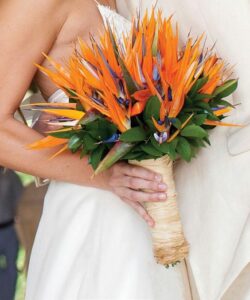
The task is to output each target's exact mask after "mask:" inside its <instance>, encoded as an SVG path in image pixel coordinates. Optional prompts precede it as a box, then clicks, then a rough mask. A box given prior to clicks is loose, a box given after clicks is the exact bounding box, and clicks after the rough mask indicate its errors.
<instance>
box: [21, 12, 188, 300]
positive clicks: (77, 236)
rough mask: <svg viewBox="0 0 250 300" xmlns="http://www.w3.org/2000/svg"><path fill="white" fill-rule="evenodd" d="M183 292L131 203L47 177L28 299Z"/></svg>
mask: <svg viewBox="0 0 250 300" xmlns="http://www.w3.org/2000/svg"><path fill="white" fill-rule="evenodd" d="M99 9H100V12H101V14H102V16H103V17H104V20H106V18H108V19H109V21H110V22H111V23H113V26H115V28H116V29H117V32H122V31H123V30H127V29H129V26H130V23H129V22H128V21H127V20H126V19H124V18H123V17H122V16H120V15H119V14H117V13H115V12H113V11H111V10H110V9H108V8H106V7H103V6H99ZM58 95H59V93H56V94H55V97H57V101H60V99H59V98H60V97H58ZM52 98H53V97H52ZM62 98H63V99H64V100H63V101H65V96H64V95H63V94H62ZM50 101H53V99H51V98H50ZM185 293H186V292H185V287H184V283H183V280H182V266H181V265H177V266H176V267H175V268H172V267H171V268H169V269H167V268H165V267H164V266H162V265H160V264H157V263H156V261H155V259H154V255H153V251H152V237H151V233H150V228H149V226H148V225H147V223H146V222H145V221H144V220H143V219H142V218H141V217H140V216H139V215H138V214H137V212H135V211H134V210H133V208H131V207H130V206H129V205H127V204H126V203H125V202H123V201H122V200H121V199H120V198H119V197H118V196H116V195H115V194H113V193H111V192H108V191H105V190H101V189H97V188H90V187H84V186H79V185H74V184H69V183H66V182H58V181H51V183H50V185H49V188H48V191H47V194H46V197H45V201H44V208H43V213H42V217H41V220H40V223H39V227H38V231H37V234H36V238H35V242H34V245H33V249H32V253H31V260H30V264H29V270H28V279H27V289H26V298H25V299H26V300H88V299H92V300H104V299H106V300H112V299H113V300H121V299H124V300H139V299H140V300H146V299H148V300H186V299H188V298H187V296H186V294H185Z"/></svg>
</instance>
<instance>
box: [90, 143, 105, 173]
mask: <svg viewBox="0 0 250 300" xmlns="http://www.w3.org/2000/svg"><path fill="white" fill-rule="evenodd" d="M105 149H106V147H105V145H100V146H99V147H98V148H96V149H95V150H94V151H93V152H92V153H91V155H90V164H91V166H92V168H93V169H94V170H96V168H97V167H98V165H99V163H100V161H101V159H102V156H103V153H104V150H105Z"/></svg>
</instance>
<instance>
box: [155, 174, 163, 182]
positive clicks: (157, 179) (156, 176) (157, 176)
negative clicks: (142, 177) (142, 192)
mask: <svg viewBox="0 0 250 300" xmlns="http://www.w3.org/2000/svg"><path fill="white" fill-rule="evenodd" d="M155 180H156V181H157V182H161V181H162V176H161V175H159V174H158V175H155Z"/></svg>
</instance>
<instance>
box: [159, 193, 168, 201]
mask: <svg viewBox="0 0 250 300" xmlns="http://www.w3.org/2000/svg"><path fill="white" fill-rule="evenodd" d="M158 199H160V200H166V199H167V196H166V194H159V195H158Z"/></svg>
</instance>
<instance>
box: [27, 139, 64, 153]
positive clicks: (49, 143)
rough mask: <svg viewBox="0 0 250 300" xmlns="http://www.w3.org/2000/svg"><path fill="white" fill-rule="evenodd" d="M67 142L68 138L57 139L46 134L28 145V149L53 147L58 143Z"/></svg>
mask: <svg viewBox="0 0 250 300" xmlns="http://www.w3.org/2000/svg"><path fill="white" fill-rule="evenodd" d="M66 143H68V139H59V138H56V137H53V136H47V137H45V138H43V139H41V140H39V141H36V142H34V143H33V144H30V145H28V149H33V150H40V149H46V148H53V147H56V146H59V145H63V144H66Z"/></svg>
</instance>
